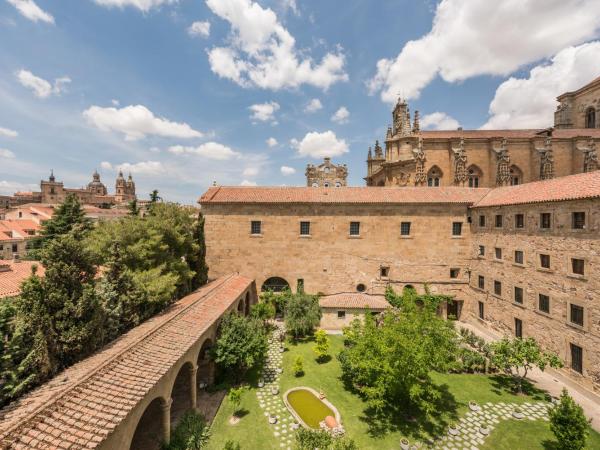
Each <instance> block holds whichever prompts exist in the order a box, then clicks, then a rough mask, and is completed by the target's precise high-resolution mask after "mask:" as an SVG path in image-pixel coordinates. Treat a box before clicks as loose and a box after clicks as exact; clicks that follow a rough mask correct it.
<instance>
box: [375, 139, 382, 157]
mask: <svg viewBox="0 0 600 450" xmlns="http://www.w3.org/2000/svg"><path fill="white" fill-rule="evenodd" d="M375 158H376V159H383V149H382V148H381V145H379V141H375Z"/></svg>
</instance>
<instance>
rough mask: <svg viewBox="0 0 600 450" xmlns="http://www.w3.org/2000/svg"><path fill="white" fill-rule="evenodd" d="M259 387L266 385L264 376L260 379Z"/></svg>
mask: <svg viewBox="0 0 600 450" xmlns="http://www.w3.org/2000/svg"><path fill="white" fill-rule="evenodd" d="M258 387H259V388H262V387H265V380H263V379H262V378H261V379H260V380H258Z"/></svg>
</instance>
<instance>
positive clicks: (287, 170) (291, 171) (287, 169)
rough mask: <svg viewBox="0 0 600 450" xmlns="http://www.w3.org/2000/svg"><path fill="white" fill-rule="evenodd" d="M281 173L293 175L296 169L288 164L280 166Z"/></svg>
mask: <svg viewBox="0 0 600 450" xmlns="http://www.w3.org/2000/svg"><path fill="white" fill-rule="evenodd" d="M281 173H282V175H286V176H287V175H294V174H295V173H296V169H294V168H293V167H288V166H281Z"/></svg>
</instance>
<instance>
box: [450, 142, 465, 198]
mask: <svg viewBox="0 0 600 450" xmlns="http://www.w3.org/2000/svg"><path fill="white" fill-rule="evenodd" d="M452 153H453V154H454V184H456V185H459V186H462V185H463V184H465V182H466V181H467V179H468V175H467V152H466V151H465V140H464V138H460V144H459V146H458V148H452Z"/></svg>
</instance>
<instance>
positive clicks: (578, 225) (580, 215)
mask: <svg viewBox="0 0 600 450" xmlns="http://www.w3.org/2000/svg"><path fill="white" fill-rule="evenodd" d="M572 216H573V218H572V226H573V229H574V230H583V229H584V228H585V213H584V212H574V213H573V214H572Z"/></svg>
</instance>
